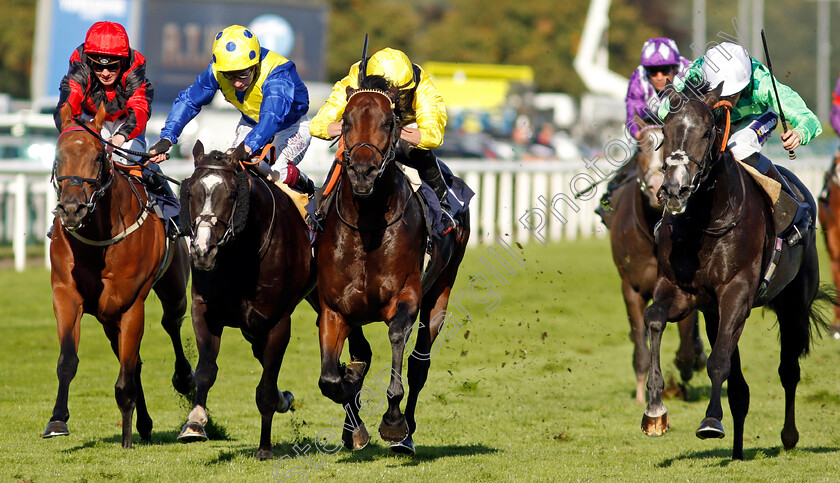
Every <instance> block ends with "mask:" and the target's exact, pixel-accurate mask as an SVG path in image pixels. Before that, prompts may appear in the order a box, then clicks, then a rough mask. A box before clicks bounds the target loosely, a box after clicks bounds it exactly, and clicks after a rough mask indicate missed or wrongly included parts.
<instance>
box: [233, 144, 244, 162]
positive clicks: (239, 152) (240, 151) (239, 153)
mask: <svg viewBox="0 0 840 483" xmlns="http://www.w3.org/2000/svg"><path fill="white" fill-rule="evenodd" d="M230 156H231V158H232V159H233V160H234V161H238V160H240V159H248V152H247V151H245V141H242V142H241V143H239V146H236V149H234V150H233V153H231V155H230Z"/></svg>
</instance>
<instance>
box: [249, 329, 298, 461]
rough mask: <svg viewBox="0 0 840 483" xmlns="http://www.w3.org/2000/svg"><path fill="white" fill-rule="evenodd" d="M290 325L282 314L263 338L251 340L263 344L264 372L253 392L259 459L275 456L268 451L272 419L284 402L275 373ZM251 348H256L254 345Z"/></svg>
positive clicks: (277, 369) (262, 360)
mask: <svg viewBox="0 0 840 483" xmlns="http://www.w3.org/2000/svg"><path fill="white" fill-rule="evenodd" d="M291 325H292V321H291V318H290V317H289V314H284V315H283V317H282V318H281V319H280V320H279V321H278V322H277V324H276V325H275V326H274V327H273V328H272V329H271V330H270V331H269V332H268V334H266V336H265V338H264V339H262V338H257V339H256V340H255V341H254V345H256V344H261V345H264V350H261V351H259V352H261V353H262V357H261V358H260V363H261V364H262V366H263V372H262V377H260V382H259V384H257V392H256V401H257V409H259V411H260V416H261V418H262V422H261V426H260V447H259V450H257V458H259V459H261V460H267V459H271V458H273V457H274V453H273V452H272V451H271V422H272V421H273V420H274V412H275V411H279V410H280V409H281V407H280V403H281V402H285V399H284V400H283V401H281V399H280V398H281V396H280V391H279V390H278V389H277V376H278V374H279V373H280V366H281V365H282V364H283V355H284V354H285V353H286V347H287V346H288V345H289V337H290V335H291ZM261 339H262V340H261ZM254 352H255V353H256V352H258V351H257V350H256V349H255V350H254ZM290 394H291V393H290ZM284 398H285V396H284ZM285 409H288V408H285Z"/></svg>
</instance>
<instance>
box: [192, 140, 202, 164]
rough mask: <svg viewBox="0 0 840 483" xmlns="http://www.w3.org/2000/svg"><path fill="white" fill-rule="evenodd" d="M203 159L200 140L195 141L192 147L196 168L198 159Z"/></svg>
mask: <svg viewBox="0 0 840 483" xmlns="http://www.w3.org/2000/svg"><path fill="white" fill-rule="evenodd" d="M203 157H204V145H203V144H201V141H200V140H196V141H195V146H193V162H194V163H195V165H196V166H198V163H199V159H201V158H203Z"/></svg>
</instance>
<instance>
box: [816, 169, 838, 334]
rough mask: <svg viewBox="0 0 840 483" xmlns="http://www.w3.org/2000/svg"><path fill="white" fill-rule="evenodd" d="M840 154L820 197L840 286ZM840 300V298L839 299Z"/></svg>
mask: <svg viewBox="0 0 840 483" xmlns="http://www.w3.org/2000/svg"><path fill="white" fill-rule="evenodd" d="M838 169H840V154H838V153H835V155H834V160H833V162H832V164H831V168H830V169H829V170H828V172H827V173H826V176H825V186H824V187H823V194H824V196H821V197H820V209H819V214H820V225H821V226H822V228H823V235H825V246H826V248H827V249H828V260H829V264H830V266H831V278H832V279H834V285H836V286H837V287H838V288H840V180H838ZM838 302H840V300H838ZM831 330H832V332H833V335H834V338H840V304H835V305H834V323H833V324H832V326H831Z"/></svg>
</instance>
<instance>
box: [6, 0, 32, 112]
mask: <svg viewBox="0 0 840 483" xmlns="http://www.w3.org/2000/svg"><path fill="white" fill-rule="evenodd" d="M35 3H36V2H34V1H32V0H0V12H2V14H3V17H4V18H6V21H4V22H3V28H2V29H0V92H2V93H7V94H11V95H12V97H15V98H27V97H29V79H30V76H31V75H32V70H31V65H32V43H33V42H34V41H35V40H34V39H35Z"/></svg>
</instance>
